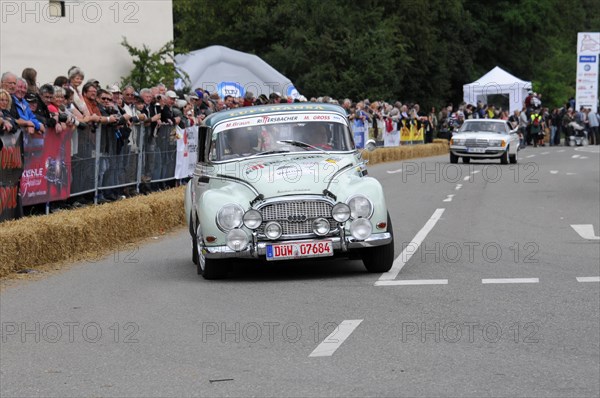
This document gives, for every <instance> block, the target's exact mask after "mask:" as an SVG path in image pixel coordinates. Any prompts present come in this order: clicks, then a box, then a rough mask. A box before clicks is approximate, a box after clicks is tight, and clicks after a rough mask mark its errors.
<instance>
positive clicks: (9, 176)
mask: <svg viewBox="0 0 600 398" xmlns="http://www.w3.org/2000/svg"><path fill="white" fill-rule="evenodd" d="M22 147H23V135H22V133H21V130H17V132H16V133H14V134H0V221H4V220H11V219H13V218H16V217H17V216H18V213H19V208H18V200H19V198H18V193H19V178H20V177H21V173H22V172H23V152H22Z"/></svg>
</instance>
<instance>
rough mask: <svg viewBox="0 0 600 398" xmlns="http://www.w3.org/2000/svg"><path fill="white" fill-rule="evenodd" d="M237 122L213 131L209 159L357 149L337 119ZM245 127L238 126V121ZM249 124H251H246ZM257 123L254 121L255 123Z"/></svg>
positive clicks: (346, 130)
mask: <svg viewBox="0 0 600 398" xmlns="http://www.w3.org/2000/svg"><path fill="white" fill-rule="evenodd" d="M255 120H256V119H250V120H249V121H248V123H246V122H245V121H240V122H234V123H231V125H234V126H235V127H234V128H225V129H219V130H216V132H215V133H213V135H212V141H211V149H210V160H211V161H221V160H230V159H239V158H246V157H250V156H252V157H257V156H263V155H271V154H275V153H286V152H332V151H350V150H353V149H354V142H353V140H352V138H351V135H350V131H349V130H348V127H347V126H346V125H345V124H343V123H340V122H338V121H334V122H325V121H307V122H304V121H302V122H293V123H276V124H256V123H255ZM240 124H241V125H242V127H238V126H239V125H240ZM246 124H250V125H246ZM253 124H254V125H253Z"/></svg>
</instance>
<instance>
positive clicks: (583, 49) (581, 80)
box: [575, 32, 600, 112]
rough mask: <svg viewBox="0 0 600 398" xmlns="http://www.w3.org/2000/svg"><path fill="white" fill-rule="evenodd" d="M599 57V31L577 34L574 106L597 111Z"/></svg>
mask: <svg viewBox="0 0 600 398" xmlns="http://www.w3.org/2000/svg"><path fill="white" fill-rule="evenodd" d="M599 57H600V32H579V33H578V34H577V80H576V86H575V106H576V107H577V110H579V109H580V107H582V106H583V107H585V108H590V109H591V110H592V112H597V111H598V58H599Z"/></svg>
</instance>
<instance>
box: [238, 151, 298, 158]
mask: <svg viewBox="0 0 600 398" xmlns="http://www.w3.org/2000/svg"><path fill="white" fill-rule="evenodd" d="M288 152H289V151H287V150H281V149H280V150H276V151H264V152H259V153H255V154H253V155H251V156H248V157H246V159H250V158H255V157H257V156H262V155H272V154H274V153H288Z"/></svg>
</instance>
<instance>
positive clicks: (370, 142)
mask: <svg viewBox="0 0 600 398" xmlns="http://www.w3.org/2000/svg"><path fill="white" fill-rule="evenodd" d="M365 149H366V150H367V151H369V152H373V151H374V150H375V149H377V143H376V142H375V140H368V141H367V143H366V144H365Z"/></svg>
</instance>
